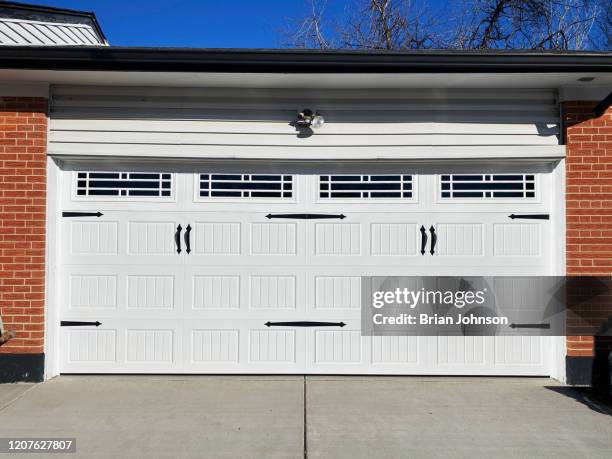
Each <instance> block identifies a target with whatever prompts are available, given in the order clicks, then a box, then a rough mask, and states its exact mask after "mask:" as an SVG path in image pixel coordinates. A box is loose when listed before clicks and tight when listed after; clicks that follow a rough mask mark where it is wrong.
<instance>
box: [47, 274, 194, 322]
mask: <svg viewBox="0 0 612 459" xmlns="http://www.w3.org/2000/svg"><path fill="white" fill-rule="evenodd" d="M64 269H65V274H64V276H62V280H61V282H62V287H63V288H62V289H61V291H60V294H59V296H60V302H61V303H62V304H63V305H65V307H64V308H63V311H62V315H61V319H62V320H70V318H75V317H79V318H82V317H89V318H93V319H94V320H100V321H102V320H104V319H106V318H116V317H148V316H150V315H152V314H153V315H155V316H161V317H177V316H179V315H181V314H182V310H183V304H182V294H181V292H182V290H183V288H184V275H183V270H182V268H181V267H177V266H169V267H159V266H142V265H119V266H117V265H94V266H82V265H69V266H66V267H65V268H64Z"/></svg>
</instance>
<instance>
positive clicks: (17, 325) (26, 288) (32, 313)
mask: <svg viewBox="0 0 612 459" xmlns="http://www.w3.org/2000/svg"><path fill="white" fill-rule="evenodd" d="M46 145H47V100H46V99H43V98H34V97H0V316H2V320H3V322H4V328H5V329H6V330H13V331H15V333H16V335H17V336H16V338H15V339H13V340H11V341H9V342H8V343H6V344H4V345H3V346H1V347H0V353H42V352H43V351H44V295H45V222H46V218H45V205H46V204H45V203H46Z"/></svg>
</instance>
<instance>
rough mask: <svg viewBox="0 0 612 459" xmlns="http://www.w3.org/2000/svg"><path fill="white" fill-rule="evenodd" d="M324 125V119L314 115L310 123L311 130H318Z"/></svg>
mask: <svg viewBox="0 0 612 459" xmlns="http://www.w3.org/2000/svg"><path fill="white" fill-rule="evenodd" d="M324 123H325V118H323V117H322V116H321V115H315V116H313V118H312V122H311V124H310V125H311V126H312V128H313V129H316V128H319V127H321V126H323V124H324Z"/></svg>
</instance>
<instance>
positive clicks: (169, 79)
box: [0, 69, 612, 92]
mask: <svg viewBox="0 0 612 459" xmlns="http://www.w3.org/2000/svg"><path fill="white" fill-rule="evenodd" d="M590 77H594V80H593V81H591V82H580V81H579V79H580V78H590ZM0 81H7V82H8V81H13V82H15V81H19V82H46V83H49V84H52V85H53V84H71V85H105V86H165V87H199V86H206V87H242V88H298V89H299V88H304V89H310V88H330V89H334V88H343V89H353V88H363V89H369V88H371V89H382V88H398V89H401V88H424V87H428V88H509V89H512V88H539V89H559V90H561V89H562V88H565V87H571V88H572V90H576V89H578V88H590V87H591V86H597V87H598V88H601V89H602V90H603V91H604V92H605V90H606V88H607V89H608V92H609V91H610V90H612V73H588V74H580V73H531V74H512V73H510V74H499V73H498V74H483V73H478V74H470V73H461V74H457V73H455V74H450V73H435V74H427V73H421V74H281V73H187V72H126V71H66V70H62V71H53V70H27V69H5V70H0Z"/></svg>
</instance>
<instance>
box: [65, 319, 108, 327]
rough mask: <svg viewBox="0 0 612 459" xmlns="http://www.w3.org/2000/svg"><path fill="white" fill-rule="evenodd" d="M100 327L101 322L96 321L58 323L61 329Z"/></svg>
mask: <svg viewBox="0 0 612 459" xmlns="http://www.w3.org/2000/svg"><path fill="white" fill-rule="evenodd" d="M100 325H102V322H99V321H97V320H96V321H95V322H81V321H78V320H62V321H61V322H60V326H61V327H87V326H90V327H94V326H95V327H99V326H100Z"/></svg>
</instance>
